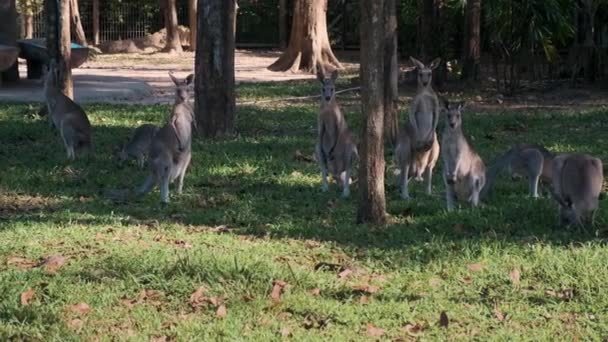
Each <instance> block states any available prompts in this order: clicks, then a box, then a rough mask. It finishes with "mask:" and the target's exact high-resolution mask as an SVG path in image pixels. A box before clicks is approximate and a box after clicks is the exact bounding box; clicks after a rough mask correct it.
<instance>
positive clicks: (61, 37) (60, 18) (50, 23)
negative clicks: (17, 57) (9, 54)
mask: <svg viewBox="0 0 608 342" xmlns="http://www.w3.org/2000/svg"><path fill="white" fill-rule="evenodd" d="M45 6H46V7H45V9H46V18H47V22H46V27H47V32H46V44H47V50H48V53H49V62H50V63H52V64H54V65H55V67H56V68H57V72H58V77H57V85H56V86H57V88H59V89H60V90H61V91H62V92H63V93H64V94H65V95H66V96H67V97H69V98H71V99H73V98H74V93H73V91H74V90H73V86H72V69H71V67H70V56H71V53H72V49H71V45H70V44H71V42H70V0H58V1H45Z"/></svg>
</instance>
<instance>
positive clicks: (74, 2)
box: [70, 0, 87, 46]
mask: <svg viewBox="0 0 608 342" xmlns="http://www.w3.org/2000/svg"><path fill="white" fill-rule="evenodd" d="M70 16H71V24H72V26H71V29H72V31H73V32H74V40H75V41H76V43H78V44H80V45H82V46H87V37H86V36H85V34H84V29H83V28H82V22H81V21H80V10H79V9H78V0H70Z"/></svg>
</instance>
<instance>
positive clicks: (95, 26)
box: [93, 0, 100, 46]
mask: <svg viewBox="0 0 608 342" xmlns="http://www.w3.org/2000/svg"><path fill="white" fill-rule="evenodd" d="M99 43H100V41H99V0H93V45H95V46H97V45H99Z"/></svg>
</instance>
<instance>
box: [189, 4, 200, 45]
mask: <svg viewBox="0 0 608 342" xmlns="http://www.w3.org/2000/svg"><path fill="white" fill-rule="evenodd" d="M196 1H197V0H188V23H189V24H190V51H196V36H197V26H198V25H197V24H196V18H197V15H196Z"/></svg>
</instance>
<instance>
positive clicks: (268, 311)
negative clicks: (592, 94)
mask: <svg viewBox="0 0 608 342" xmlns="http://www.w3.org/2000/svg"><path fill="white" fill-rule="evenodd" d="M342 86H343V87H346V84H343V85H342ZM316 91H317V90H316V87H315V86H314V83H311V82H296V83H290V84H289V85H288V86H284V87H278V86H277V85H276V84H275V85H272V84H256V85H243V86H241V87H240V89H239V95H240V100H242V101H251V100H256V99H264V98H269V97H287V96H300V95H307V94H311V93H313V94H314V93H315V92H316ZM341 100H342V101H343V102H344V103H345V104H346V105H345V109H346V113H347V119H348V121H349V123H350V125H351V126H352V127H353V128H354V130H355V132H357V133H358V132H359V128H360V123H361V118H360V114H359V108H358V105H357V101H358V99H357V98H356V97H355V95H354V94H344V96H343V97H341ZM317 108H318V105H317V104H316V103H315V102H296V103H289V104H281V106H279V105H278V104H272V106H248V107H241V108H239V110H238V125H239V135H238V137H237V138H234V139H225V140H217V141H210V140H197V141H195V143H194V146H193V151H194V155H193V158H192V159H193V161H192V164H191V168H190V171H189V173H188V174H187V176H186V180H185V189H184V193H183V194H182V195H181V196H172V202H171V204H170V205H169V206H168V207H166V208H161V207H160V206H159V204H158V201H159V194H158V191H154V192H153V193H151V194H149V195H148V196H146V197H145V198H144V199H142V200H140V201H137V202H133V203H129V204H114V203H112V202H109V201H106V200H104V199H103V196H102V195H101V194H102V192H103V190H104V189H107V188H124V187H131V186H135V185H138V184H140V183H141V182H142V181H143V178H144V177H145V175H146V171H145V170H139V169H137V167H136V166H135V164H134V163H132V164H127V165H123V166H118V165H116V164H115V163H114V162H113V161H112V159H111V150H112V146H113V145H115V144H117V143H120V142H122V141H123V140H124V139H125V137H126V136H127V134H128V131H129V130H130V129H131V128H132V127H135V126H137V125H139V124H141V123H144V122H152V123H158V124H160V123H162V121H163V120H164V117H165V116H166V114H167V110H168V107H167V106H118V105H87V106H85V110H86V111H87V112H88V113H89V115H90V118H91V121H92V123H93V125H94V130H95V133H94V134H95V145H96V152H97V154H96V156H95V157H94V158H91V159H81V160H77V161H76V162H73V163H70V162H67V161H66V159H65V152H64V150H63V148H62V147H61V144H60V141H59V137H58V136H56V135H55V134H54V133H53V132H51V131H50V130H49V128H48V126H47V123H46V121H45V120H43V119H41V118H38V117H35V116H32V115H31V114H30V113H31V112H33V110H32V109H31V108H30V107H28V106H27V105H23V104H3V105H0V159H1V168H0V340H7V339H14V340H45V341H47V340H48V341H53V340H61V341H64V340H95V339H101V340H142V341H146V340H150V339H152V338H156V337H168V338H170V339H176V340H179V341H187V340H206V341H211V340H260V341H267V340H282V339H284V338H288V339H289V338H291V339H293V340H348V341H352V340H355V341H356V340H369V339H374V337H371V336H369V335H368V324H372V325H373V326H375V327H377V328H380V329H383V330H384V332H385V334H384V335H383V336H382V337H381V338H380V339H383V340H391V339H397V338H404V339H409V338H414V339H416V338H418V339H422V340H444V339H450V340H464V339H476V340H482V341H483V340H531V341H532V340H533V341H539V340H555V339H556V338H558V339H560V340H574V339H584V340H601V339H603V338H606V337H607V336H608V311H606V308H607V307H608V283H607V280H608V251H607V249H606V247H605V243H606V237H607V235H608V230H607V222H608V203H607V201H606V200H603V201H602V202H601V209H600V212H599V215H598V217H597V226H596V227H594V228H592V229H589V230H588V231H577V230H574V229H566V228H561V227H557V226H556V221H557V218H556V208H555V204H554V203H553V202H552V201H551V200H550V199H548V198H542V199H538V200H533V199H531V198H529V197H527V191H526V186H525V184H524V182H521V181H520V182H512V181H511V180H507V179H506V178H503V179H502V180H500V181H499V182H498V184H497V188H496V190H495V192H494V195H493V197H492V198H491V199H489V200H488V201H487V202H486V203H485V204H484V206H483V207H482V208H479V209H471V208H468V207H466V206H465V207H462V208H461V209H460V210H458V211H455V212H453V213H447V212H446V211H445V210H444V207H445V202H444V197H443V186H442V182H441V177H440V169H441V166H439V167H438V169H437V170H436V172H435V182H434V195H433V196H427V195H424V193H423V186H422V184H419V183H416V184H415V185H414V186H413V189H412V190H411V191H412V195H413V196H414V199H413V200H412V201H410V202H404V201H402V200H400V198H399V196H398V193H397V189H396V187H395V186H394V181H393V177H392V176H391V175H392V171H393V168H394V166H393V165H392V162H391V160H392V155H391V151H390V150H389V151H387V161H389V162H388V165H389V167H388V170H387V173H388V176H387V202H388V203H387V206H388V212H389V214H390V215H391V218H390V220H389V222H390V223H389V224H387V225H386V226H384V227H368V226H365V225H356V224H355V223H354V217H355V207H356V205H355V204H356V196H357V186H356V184H355V185H354V187H353V198H351V199H349V200H342V199H339V192H338V190H337V189H336V187H335V185H333V186H332V187H331V188H330V190H331V191H330V192H328V193H321V191H320V175H319V172H318V168H317V166H316V165H315V164H314V163H309V162H305V161H299V160H296V159H295V158H294V153H295V151H296V150H300V151H301V152H302V153H303V154H306V155H311V154H312V151H313V148H314V137H315V125H316V118H315V116H316V110H317ZM403 108H406V107H405V106H404V107H403ZM607 114H608V110H607V109H603V110H589V111H581V112H570V111H566V112H538V111H537V112H534V113H532V112H530V113H526V112H518V113H515V112H505V113H501V114H489V113H470V112H467V113H466V114H465V117H464V121H465V123H464V125H465V130H466V131H467V132H468V134H469V135H471V136H472V141H473V144H474V145H475V147H476V148H477V149H478V150H479V152H480V154H481V155H482V157H483V158H484V160H486V161H490V160H491V159H493V158H494V157H496V156H497V155H498V154H499V153H500V152H502V151H504V150H505V149H507V147H508V146H509V145H510V144H511V143H515V142H524V141H525V142H534V143H541V144H544V145H545V146H547V147H548V148H549V149H552V150H556V151H581V152H586V153H591V154H593V155H596V156H598V157H600V158H602V159H604V160H608V155H607V153H608V152H606V151H608V148H607V147H608V141H607V138H606V137H607V136H606V130H607V128H608V121H607V120H606V115H607ZM402 116H405V114H402ZM218 226H226V227H227V228H228V231H226V229H217V228H216V227H218ZM52 255H62V256H64V257H66V258H68V259H67V262H66V264H65V265H64V266H63V267H61V268H60V269H58V270H57V272H56V274H48V272H45V268H44V267H32V268H28V267H25V265H19V264H17V265H15V262H16V259H15V258H16V257H21V258H25V259H27V260H30V261H37V260H39V259H40V258H45V257H48V256H52ZM320 263H329V264H336V265H339V266H338V267H336V268H338V269H337V270H336V269H331V267H330V268H320V269H318V270H315V268H318V266H319V265H320ZM316 266H317V267H316ZM340 267H341V269H342V270H344V269H350V270H352V271H353V272H352V273H351V274H350V275H348V276H346V277H344V278H340V277H339V276H338V273H339V272H340V269H339V268H340ZM513 269H518V270H519V271H520V274H521V283H520V284H514V283H513V282H512V281H511V280H510V277H509V273H510V272H511V271H512V270H513ZM275 280H283V281H285V282H287V284H288V286H287V287H286V288H285V289H284V293H283V294H282V296H281V299H280V301H279V302H276V303H274V302H273V301H272V300H271V292H272V288H273V281H275ZM365 285H372V286H376V287H377V288H378V289H377V290H378V291H377V292H375V291H373V290H375V289H373V288H372V289H371V291H369V292H375V293H367V294H366V293H365V290H363V291H362V290H361V288H360V287H361V286H365ZM200 286H204V287H206V288H207V290H208V291H207V296H208V297H217V298H219V299H220V301H223V302H224V305H225V306H226V308H227V315H226V316H225V317H224V318H219V317H216V306H215V305H214V304H209V305H202V306H200V307H199V308H197V309H193V307H192V306H191V305H190V303H189V298H190V295H191V294H192V293H193V292H194V291H195V290H196V289H197V288H199V287H200ZM314 288H318V289H320V294H319V295H318V296H315V295H313V294H311V293H310V290H312V289H314ZM28 289H32V290H34V291H35V293H36V295H35V296H34V298H33V299H32V300H31V303H29V304H28V305H22V304H21V303H20V295H21V294H22V293H24V292H25V291H26V290H28ZM142 290H153V291H156V292H148V297H147V298H144V297H145V296H140V295H139V294H140V293H141V292H142ZM570 290H572V291H570ZM77 303H87V304H88V305H89V306H90V312H88V313H79V312H74V310H71V309H70V307H71V306H72V305H74V304H77ZM442 311H445V312H446V314H447V315H448V317H449V326H448V327H447V329H446V328H444V327H441V326H439V324H438V321H439V317H440V313H441V312H442ZM500 313H502V314H504V315H506V318H505V319H504V320H500V319H499V317H500V316H501V315H500ZM408 323H410V324H418V325H419V326H420V328H421V330H420V331H419V332H418V334H417V336H415V337H412V336H410V334H411V332H410V334H408V332H407V331H406V329H405V327H406V325H407V324H408ZM283 335H285V336H283Z"/></svg>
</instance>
